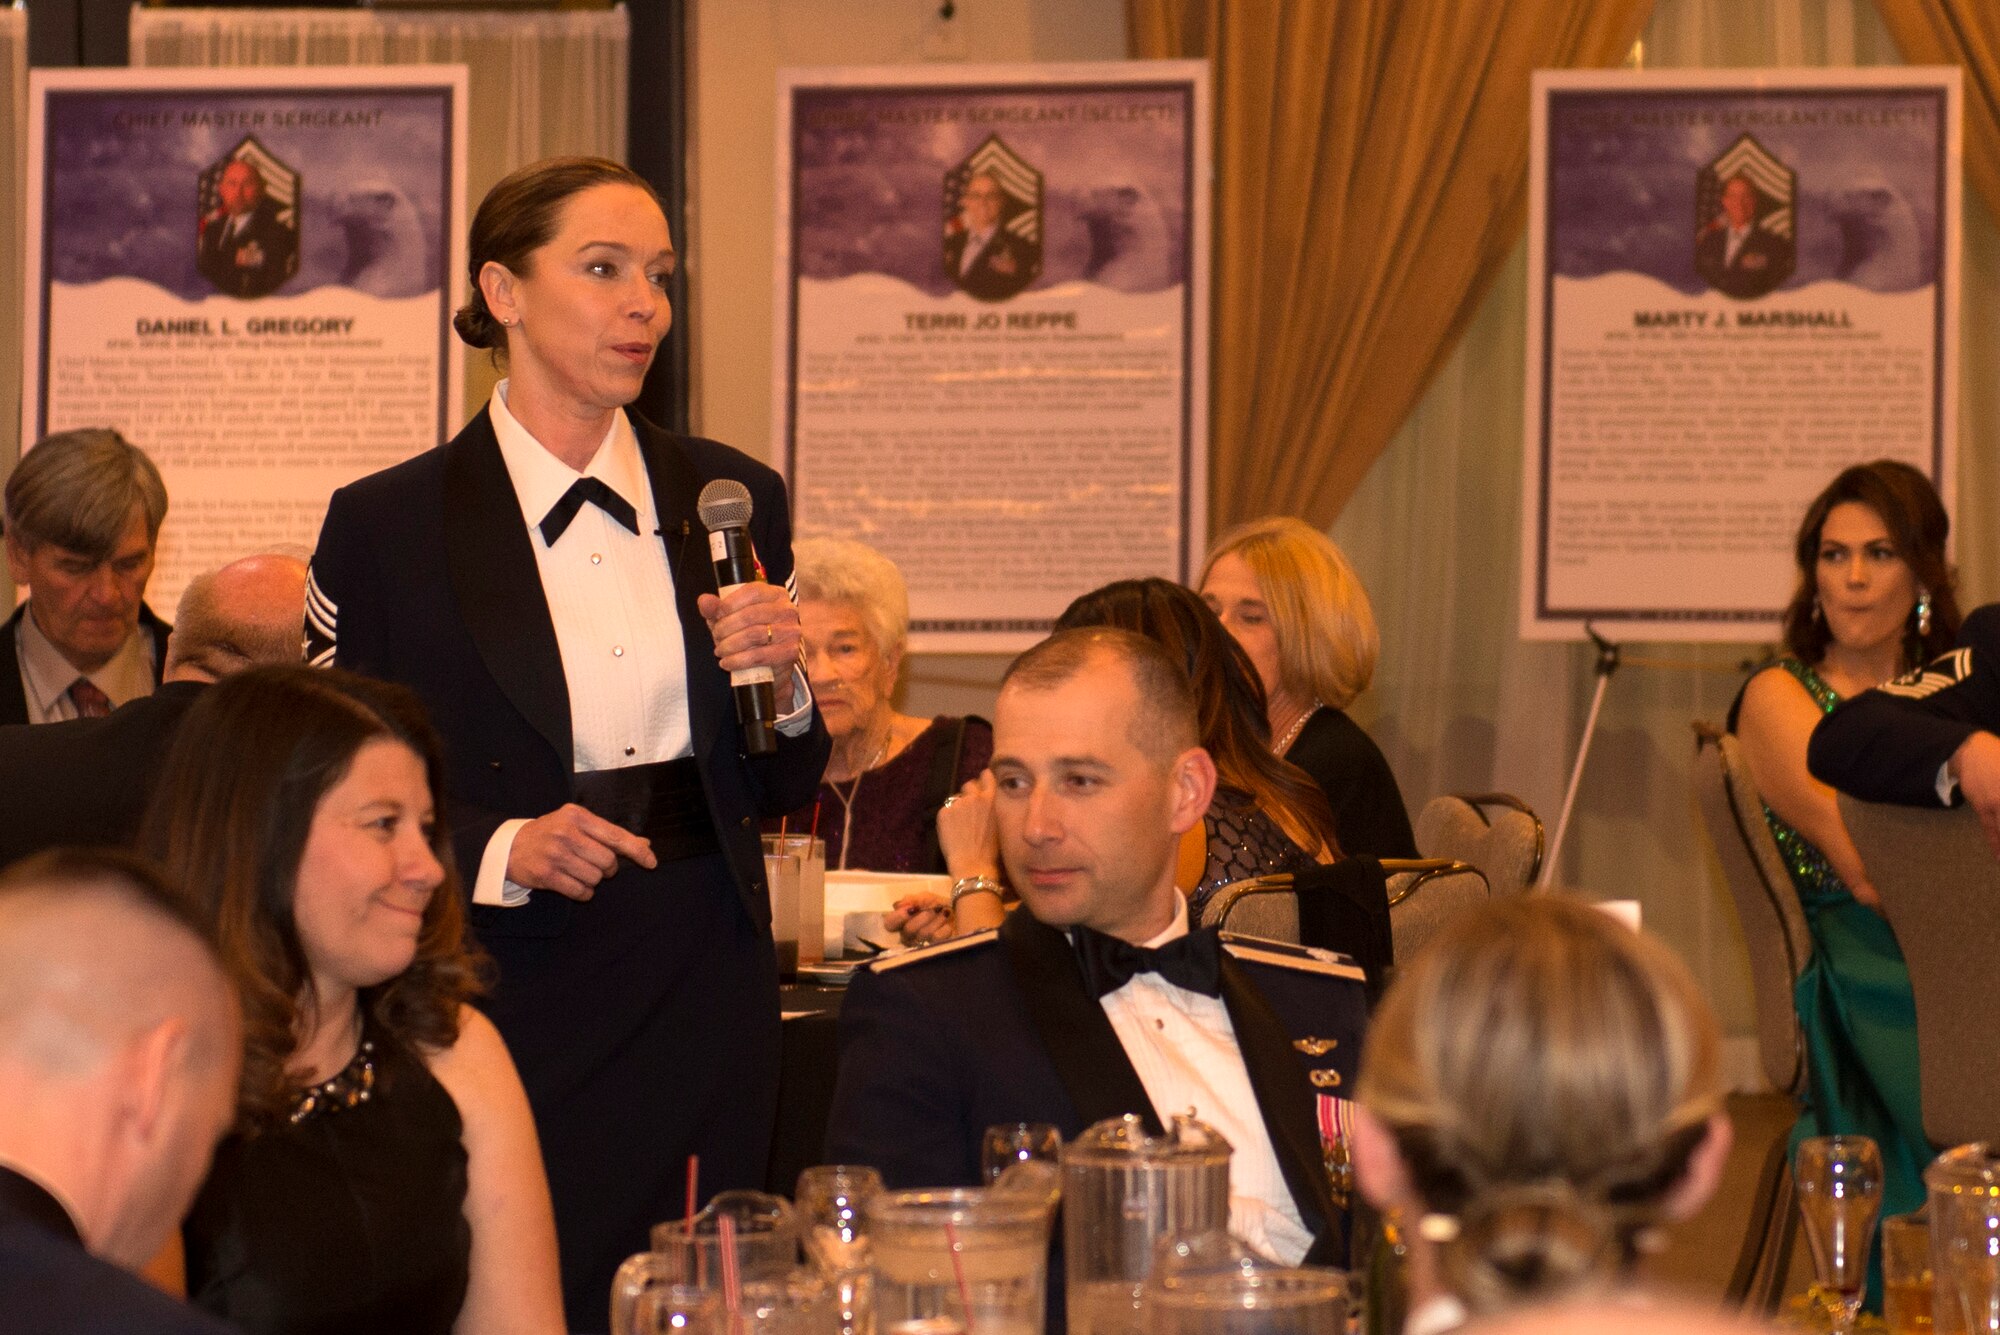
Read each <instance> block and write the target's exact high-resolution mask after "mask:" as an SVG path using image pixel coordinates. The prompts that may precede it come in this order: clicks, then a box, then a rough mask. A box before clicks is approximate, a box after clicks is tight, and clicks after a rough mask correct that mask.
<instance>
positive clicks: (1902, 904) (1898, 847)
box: [1840, 793, 2000, 1145]
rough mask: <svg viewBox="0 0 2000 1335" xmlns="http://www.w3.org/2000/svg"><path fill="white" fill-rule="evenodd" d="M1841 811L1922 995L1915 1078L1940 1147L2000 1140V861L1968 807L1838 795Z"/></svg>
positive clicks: (1928, 1130) (1927, 1127) (1929, 1129)
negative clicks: (1999, 1007)
mask: <svg viewBox="0 0 2000 1335" xmlns="http://www.w3.org/2000/svg"><path fill="white" fill-rule="evenodd" d="M1840 818H1841V819H1842V820H1843V821H1845V822H1846V823H1847V832H1848V834H1849V835H1851V836H1852V837H1853V839H1854V846H1855V847H1856V848H1857V849H1859V850H1860V852H1861V861H1862V863H1863V864H1864V865H1865V866H1866V867H1867V868H1868V879H1869V880H1870V881H1872V882H1874V885H1875V889H1876V890H1877V891H1878V892H1880V894H1881V896H1882V911H1883V913H1884V914H1886V915H1887V916H1888V919H1889V925H1890V926H1891V927H1893V928H1895V929H1896V940H1897V942H1898V943H1899V944H1900V945H1901V946H1902V947H1903V960H1904V962H1905V963H1907V964H1908V965H1909V966H1910V987H1911V990H1912V991H1913V992H1914V993H1915V994H1916V1000H1917V1078H1918V1081H1919V1083H1920V1085H1921V1086H1922V1089H1923V1102H1924V1134H1925V1135H1926V1136H1929V1137H1930V1140H1931V1143H1932V1144H1934V1145H1963V1144H1965V1143H1966V1142H1967V1141H1971V1140H1995V1139H2000V1044H1996V1043H1995V1042H1994V1041H1993V1022H1992V1008H1993V969H1994V961H1995V960H2000V911H1996V906H2000V861H1995V860H1994V857H1993V853H1992V850H1991V849H1989V848H1988V847H1987V846H1986V839H1985V836H1984V835H1982V834H1981V833H1980V829H1979V818H1978V817H1977V816H1976V815H1974V814H1973V813H1972V811H1970V810H1969V809H1967V808H1964V807H1957V808H1953V809H1950V810H1945V809H1941V808H1921V807H1894V806H1885V805H1882V804H1880V803H1876V802H1862V801H1858V800H1856V799H1855V798H1852V797H1849V796H1847V795H1846V794H1845V793H1843V794H1841V796H1840Z"/></svg>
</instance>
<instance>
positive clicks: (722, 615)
mask: <svg viewBox="0 0 2000 1335" xmlns="http://www.w3.org/2000/svg"><path fill="white" fill-rule="evenodd" d="M695 509H696V512H697V513H698V514H699V515H700V517H701V522H702V526H703V527H704V528H706V529H707V530H708V543H709V556H710V558H711V559H712V560H713V562H714V564H715V582H716V588H717V590H718V592H717V593H714V594H703V595H702V596H701V598H700V599H699V600H698V605H699V607H700V609H701V614H702V616H703V617H704V618H705V619H706V620H707V621H708V626H709V631H710V633H711V634H712V635H713V636H714V637H715V654H716V658H717V660H718V661H719V662H720V663H721V665H722V667H723V669H724V670H725V671H727V672H728V673H729V681H730V687H731V693H732V694H733V695H734V696H735V698H736V719H737V722H738V724H740V725H741V728H742V734H743V749H744V751H745V753H746V754H749V755H767V754H769V753H771V752H773V751H775V750H777V747H778V737H777V729H776V724H777V720H778V718H779V716H780V715H781V714H783V713H785V712H787V711H788V710H789V709H790V708H791V693H792V676H791V668H792V665H793V664H794V663H796V662H797V661H798V653H799V638H800V633H799V616H798V611H797V609H795V608H794V607H793V606H792V603H791V599H789V598H788V597H786V596H785V591H784V590H783V589H782V588H779V587H777V586H775V585H771V584H767V583H765V582H764V576H763V571H762V569H761V568H760V567H759V566H758V564H757V556H756V552H755V550H754V549H753V547H752V546H751V542H750V514H751V504H750V491H749V488H747V487H745V486H744V485H743V484H742V483H741V482H737V481H734V480H732V479H728V478H718V479H716V480H715V481H713V482H710V483H709V484H708V485H707V486H705V487H703V488H702V489H701V496H700V498H699V499H698V500H697V501H696V504H695ZM780 694H782V696H783V699H780V698H779V696H780Z"/></svg>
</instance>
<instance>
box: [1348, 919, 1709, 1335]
mask: <svg viewBox="0 0 2000 1335" xmlns="http://www.w3.org/2000/svg"><path fill="white" fill-rule="evenodd" d="M1720 1046H1721V1044H1720V1039H1719V1038H1718V1036H1717V1031H1716V1025H1715V1017H1714V1016H1713V1014H1711V1012H1710V1011H1709V1008H1708V1003H1707V1002H1706V1001H1705V1000H1704V999H1703V998H1702V995H1701V991H1700V989H1699V988H1698V987H1697V986H1696V985H1695V981H1694V979H1693V977H1692V976H1691V975H1690V974H1689V973H1688V971H1687V968H1686V966H1685V965H1683V964H1682V963H1681V962H1680V960H1679V959H1677V958H1675V956H1674V955H1673V954H1672V952H1670V951H1669V950H1668V949H1667V948H1666V947H1665V946H1664V945H1662V944H1661V943H1660V942H1659V941H1657V940H1655V939H1654V938H1652V937H1648V936H1645V935H1642V934H1640V933H1638V932H1634V931H1632V930H1630V929H1629V928H1626V927H1625V926H1623V925H1622V924H1620V923H1618V922H1616V921H1615V920H1613V919H1612V918H1610V917H1609V916H1608V915H1606V914H1603V913H1600V912H1598V911H1597V910H1596V909H1594V908H1592V907H1590V906H1589V905H1586V904H1579V903H1576V902H1574V901H1571V900H1563V899H1557V898H1553V897H1549V896H1535V897H1529V898H1516V899H1497V900H1493V901H1491V902H1489V903H1487V904H1485V905H1482V906H1481V907H1480V908H1478V909H1477V910H1473V911H1468V912H1467V913H1465V914H1463V915H1462V916H1460V917H1459V918H1457V919H1456V920H1455V921H1454V922H1453V923H1452V924H1451V925H1450V926H1449V927H1447V928H1446V929H1445V930H1444V932H1443V933H1442V934H1441V935H1440V936H1439V937H1438V938H1437V939H1436V940H1435V941H1434V942H1433V943H1432V944H1431V945H1430V947H1429V948H1427V949H1426V950H1425V951H1423V953H1421V954H1420V955H1418V956H1417V957H1416V958H1415V959H1414V960H1412V961H1411V962H1410V963H1409V964H1408V965H1406V966H1405V967H1404V968H1403V969H1402V971H1401V972H1400V973H1399V974H1398V976H1397V978H1396V981H1395V983H1394V984H1393V985H1392V986H1391V987H1390V989H1389V993H1388V995H1387V997H1386V998H1384V1000H1383V1003H1382V1007H1381V1009H1380V1010H1378V1011H1377V1012H1376V1015H1375V1019H1374V1021H1373V1023H1372V1025H1371V1026H1370V1029H1369V1033H1368V1045H1367V1048H1366V1050H1365V1051H1364V1052H1363V1054H1362V1063H1361V1075H1360V1079H1359V1081H1358V1082H1357V1084H1356V1091H1355V1098H1356V1099H1357V1100H1358V1101H1359V1103H1360V1109H1359V1111H1358V1114H1357V1116H1356V1119H1355V1121H1356V1126H1355V1132H1354V1164H1355V1172H1356V1177H1357V1181H1358V1184H1359V1186H1360V1188H1361V1191H1362V1194H1363V1195H1364V1196H1366V1197H1367V1198H1368V1200H1369V1201H1370V1202H1372V1203H1373V1204H1374V1205H1375V1206H1376V1207H1377V1208H1379V1209H1381V1210H1383V1211H1384V1212H1385V1213H1389V1214H1391V1215H1392V1216H1393V1217H1395V1218H1398V1219H1400V1221H1401V1224H1402V1228H1403V1231H1404V1234H1405V1236H1407V1237H1408V1238H1409V1240H1410V1242H1409V1246H1410V1255H1409V1266H1410V1268H1409V1286H1410V1300H1411V1314H1410V1320H1409V1323H1408V1325H1407V1326H1406V1327H1405V1330H1406V1332H1417V1331H1423V1332H1435V1331H1442V1330H1448V1329H1452V1328H1454V1327H1455V1326H1456V1325H1458V1324H1459V1323H1460V1322H1462V1321H1463V1320H1464V1319H1465V1318H1466V1316H1467V1315H1468V1314H1470V1315H1473V1316H1477V1315H1482V1314H1485V1313H1489V1312H1495V1311H1502V1310H1506V1309H1509V1308H1514V1307H1519V1306H1525V1305H1528V1304H1533V1303H1540V1302H1547V1301H1554V1300H1557V1299H1561V1298H1565V1297H1580V1296H1583V1295H1585V1294H1587V1293H1589V1292H1591V1291H1600V1292H1602V1291H1616V1290H1621V1289H1624V1288H1627V1287H1630V1286H1631V1285H1633V1284H1634V1283H1635V1282H1636V1276H1635V1274H1634V1271H1635V1267H1636V1264H1637V1262H1638V1260H1639V1258H1640V1256H1641V1254H1642V1253H1644V1252H1646V1251H1647V1250H1649V1248H1650V1247H1651V1245H1652V1244H1653V1242H1654V1240H1655V1239H1657V1237H1658V1230H1659V1227H1660V1226H1661V1225H1662V1224H1663V1223H1666V1222H1668V1221H1671V1220H1676V1219H1682V1218H1686V1217H1687V1216H1689V1215H1691V1214H1693V1213H1694V1212H1695V1211H1696V1210H1698V1209H1699V1208H1700V1207H1701V1205H1702V1203H1703V1202H1705V1201H1706V1200H1707V1199H1708V1197H1709V1196H1710V1195H1712V1194H1713V1193H1714V1190H1715V1184H1716V1181H1717V1178H1718V1177H1719V1176H1720V1174H1721V1171H1722V1165H1723V1162H1724V1160H1725V1159H1726V1158H1727V1157H1728V1153H1729V1142H1730V1135H1731V1132H1730V1126H1729V1120H1728V1118H1727V1117H1726V1116H1725V1115H1724V1113H1723V1111H1722V1095H1723V1089H1722V1080H1721V1075H1720V1071H1719V1066H1718V1054H1719V1051H1720Z"/></svg>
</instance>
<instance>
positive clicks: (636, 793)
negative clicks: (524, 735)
mask: <svg viewBox="0 0 2000 1335" xmlns="http://www.w3.org/2000/svg"><path fill="white" fill-rule="evenodd" d="M570 792H571V793H572V794H573V795H574V796H575V799H576V803H577V805H578V806H580V807H583V808H585V809H586V810H588V811H590V812H592V813H594V814H596V815H599V816H602V817H604V819H606V820H608V821H610V822H611V823H612V824H614V825H622V826H624V827H625V828H626V829H628V830H630V831H631V832H632V833H634V834H642V835H644V836H646V838H648V839H650V840H652V841H653V856H654V857H656V858H658V859H659V860H660V861H661V862H672V861H674V860H676V859H678V858H692V857H700V856H701V855H702V854H704V853H713V852H715V851H716V850H717V849H719V848H721V847H722V845H721V844H720V843H719V842H718V841H717V840H716V837H715V826H714V824H713V823H712V822H711V821H710V820H709V817H708V794H707V793H705V792H704V791H703V790H702V786H701V765H700V764H699V762H697V761H696V760H695V758H694V757H693V756H683V757H682V758H681V759H679V760H662V761H660V762H659V763H657V764H653V765H632V766H628V767H627V768H625V769H599V770H588V771H585V772H583V773H581V774H574V775H572V776H570Z"/></svg>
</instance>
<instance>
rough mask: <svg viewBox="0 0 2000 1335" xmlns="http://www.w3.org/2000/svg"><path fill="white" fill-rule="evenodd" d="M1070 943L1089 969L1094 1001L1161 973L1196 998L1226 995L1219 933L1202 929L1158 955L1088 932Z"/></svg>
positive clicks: (1086, 981) (1086, 975)
mask: <svg viewBox="0 0 2000 1335" xmlns="http://www.w3.org/2000/svg"><path fill="white" fill-rule="evenodd" d="M1070 939H1071V943H1072V944H1073V945H1074V946H1075V948H1076V958H1077V962H1078V963H1079V964H1080V965H1082V967H1083V986H1084V990H1085V991H1087V992H1089V993H1090V995H1091V996H1092V997H1093V998H1095V997H1101V996H1104V995H1105V994H1106V993H1109V992H1115V991H1117V990H1118V989H1119V988H1121V987H1123V986H1125V984H1126V983H1128V982H1130V981H1131V980H1132V978H1133V977H1135V976H1136V975H1138V974H1142V973H1156V974H1158V975H1160V977H1162V978H1164V979H1166V980H1167V981H1168V982H1170V983H1172V984H1174V986H1176V987H1184V988H1186V989H1187V990H1188V991H1190V992H1200V993H1202V994H1203V995H1205V996H1211V997H1219V996H1221V995H1222V942H1221V940H1220V938H1219V937H1218V936H1217V935H1216V933H1215V931H1214V930H1213V929H1209V928H1204V929H1197V930H1195V931H1192V932H1189V933H1188V934H1187V935H1186V936H1182V937H1176V938H1175V939H1174V940H1172V941H1169V942H1167V943H1166V944H1165V945H1164V946H1160V947H1158V948H1157V949H1149V948H1148V947H1146V946H1135V945H1133V944H1132V943H1131V942H1129V941H1120V940H1119V939H1118V938H1117V937H1115V936H1106V935H1105V934H1104V933H1102V932H1095V931H1092V930H1091V929H1090V928H1088V927H1078V928H1076V929H1074V931H1073V932H1072V933H1071V937H1070Z"/></svg>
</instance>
